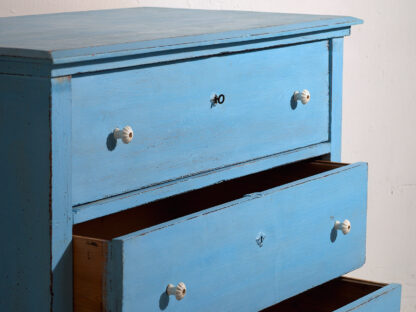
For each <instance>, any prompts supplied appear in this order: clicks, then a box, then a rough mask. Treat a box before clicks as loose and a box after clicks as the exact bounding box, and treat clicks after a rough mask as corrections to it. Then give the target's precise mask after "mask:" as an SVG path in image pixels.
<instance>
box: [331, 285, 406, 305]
mask: <svg viewBox="0 0 416 312" xmlns="http://www.w3.org/2000/svg"><path fill="white" fill-rule="evenodd" d="M400 297H401V286H400V285H399V284H390V285H387V286H384V287H382V288H380V289H379V290H377V291H375V292H373V293H371V294H369V295H367V296H365V297H362V298H360V299H358V300H356V301H354V302H351V303H350V304H348V305H346V306H344V307H342V308H340V309H337V310H336V311H334V312H351V311H354V312H400Z"/></svg>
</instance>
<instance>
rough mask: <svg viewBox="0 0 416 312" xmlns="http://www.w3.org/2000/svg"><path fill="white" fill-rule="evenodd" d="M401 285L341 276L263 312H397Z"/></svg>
mask: <svg viewBox="0 0 416 312" xmlns="http://www.w3.org/2000/svg"><path fill="white" fill-rule="evenodd" d="M400 295H401V286H400V285H398V284H390V285H388V284H382V283H375V282H369V281H363V280H358V279H354V278H348V277H340V278H337V279H335V280H332V281H330V282H327V283H325V284H323V285H320V286H317V287H315V288H313V289H310V290H308V291H306V292H304V293H302V294H299V295H297V296H295V297H292V298H290V299H287V300H285V301H283V302H280V303H278V304H276V305H274V306H272V307H270V308H267V309H265V310H263V312H304V311H314V312H332V311H336V312H348V311H354V312H370V311H371V312H399V311H400Z"/></svg>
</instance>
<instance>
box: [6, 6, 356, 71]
mask: <svg viewBox="0 0 416 312" xmlns="http://www.w3.org/2000/svg"><path fill="white" fill-rule="evenodd" d="M359 23H362V21H361V20H359V19H357V18H353V17H346V16H328V15H305V14H283V13H260V12H245V11H212V10H189V9H167V8H149V7H146V8H131V9H116V10H104V11H86V12H72V13H58V14H47V15H29V16H17V17H5V18H0V56H20V57H32V58H38V59H47V60H52V61H53V63H57V64H59V63H67V62H74V61H86V60H94V59H99V58H103V57H113V56H125V55H129V54H130V55H131V54H137V53H148V52H160V51H162V50H167V49H173V48H175V49H177V48H179V49H180V48H192V47H195V46H201V45H212V44H225V43H234V42H239V41H248V40H256V39H267V38H276V37H281V36H288V35H298V34H302V33H308V32H315V31H322V30H328V29H336V28H343V27H349V26H351V25H353V24H359Z"/></svg>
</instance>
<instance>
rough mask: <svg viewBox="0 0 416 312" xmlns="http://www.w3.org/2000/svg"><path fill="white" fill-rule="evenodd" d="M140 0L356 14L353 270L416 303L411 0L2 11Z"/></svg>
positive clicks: (352, 53) (415, 50)
mask: <svg viewBox="0 0 416 312" xmlns="http://www.w3.org/2000/svg"><path fill="white" fill-rule="evenodd" d="M137 6H165V7H181V8H201V9H202V8H203V9H218V10H226V9H227V10H253V11H270V12H291V13H316V14H338V15H352V16H355V17H359V18H362V19H364V20H365V23H364V25H360V26H356V27H353V30H352V37H348V38H346V42H345V58H344V108H343V145H342V148H343V152H342V160H343V161H344V162H354V161H367V162H368V163H369V198H368V234H367V262H366V264H365V265H364V267H363V268H362V269H360V270H357V271H356V272H353V273H352V274H351V275H352V276H355V277H359V278H363V279H370V280H376V281H387V282H398V283H401V284H402V285H403V295H402V299H403V300H402V311H404V312H411V311H416V243H415V241H416V226H415V225H414V222H415V220H416V164H415V159H416V138H415V136H416V104H414V103H413V87H414V85H415V83H416V20H415V18H414V12H415V9H416V2H415V1H413V0H395V1H393V0H378V1H377V0H368V1H362V0H350V1H342V0H316V1H308V0H301V1H271V0H269V1H264V0H256V1H253V0H228V1H220V0H182V1H161V0H142V1H139V0H119V1H113V0H90V1H85V0H71V1H69V0H54V1H52V0H2V1H1V2H0V16H13V15H27V14H40V13H52V12H65V11H82V10H98V9H110V8H124V7H137Z"/></svg>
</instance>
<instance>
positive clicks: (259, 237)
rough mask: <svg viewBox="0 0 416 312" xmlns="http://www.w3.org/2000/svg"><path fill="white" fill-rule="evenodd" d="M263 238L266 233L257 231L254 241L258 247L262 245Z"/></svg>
mask: <svg viewBox="0 0 416 312" xmlns="http://www.w3.org/2000/svg"><path fill="white" fill-rule="evenodd" d="M265 238H266V235H265V234H264V233H259V234H258V235H257V238H256V242H257V245H259V247H263V243H264V240H265Z"/></svg>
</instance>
